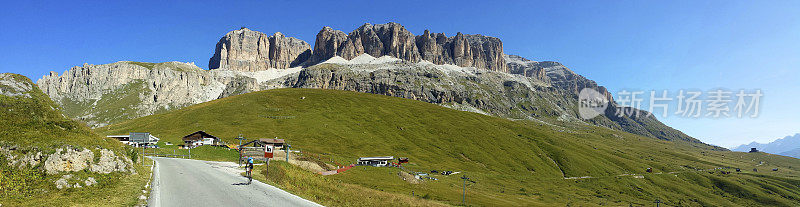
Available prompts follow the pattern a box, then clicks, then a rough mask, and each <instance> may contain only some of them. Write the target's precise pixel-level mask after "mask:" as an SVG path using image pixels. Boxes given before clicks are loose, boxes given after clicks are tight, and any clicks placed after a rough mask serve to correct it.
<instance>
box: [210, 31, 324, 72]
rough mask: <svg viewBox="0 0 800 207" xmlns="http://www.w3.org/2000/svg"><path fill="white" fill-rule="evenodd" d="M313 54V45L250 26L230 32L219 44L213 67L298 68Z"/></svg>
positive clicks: (249, 69) (236, 68)
mask: <svg viewBox="0 0 800 207" xmlns="http://www.w3.org/2000/svg"><path fill="white" fill-rule="evenodd" d="M309 57H311V45H309V44H308V43H306V42H305V41H302V40H299V39H297V38H294V37H286V36H284V35H283V34H281V33H280V32H277V33H275V34H274V35H272V36H267V35H266V34H264V33H261V32H257V31H252V30H250V29H247V28H242V29H240V30H234V31H231V32H228V34H226V35H225V36H223V37H222V38H221V39H220V40H219V42H218V43H217V46H216V48H215V49H214V56H212V57H211V59H210V60H209V62H208V68H209V69H228V70H234V71H248V72H253V71H261V70H267V69H269V68H281V69H282V68H290V67H295V66H298V65H300V64H302V63H303V62H305V61H306V60H308V59H309Z"/></svg>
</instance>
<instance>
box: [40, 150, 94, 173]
mask: <svg viewBox="0 0 800 207" xmlns="http://www.w3.org/2000/svg"><path fill="white" fill-rule="evenodd" d="M93 160H94V153H93V152H92V151H91V150H89V149H83V150H74V149H71V148H67V149H62V148H58V149H56V152H55V153H54V154H52V155H50V156H48V157H47V160H45V161H44V169H45V172H47V174H57V173H59V172H77V171H81V170H83V169H86V168H88V167H89V165H90V163H91V162H92V161H93Z"/></svg>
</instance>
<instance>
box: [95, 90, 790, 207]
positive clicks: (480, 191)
mask: <svg viewBox="0 0 800 207" xmlns="http://www.w3.org/2000/svg"><path fill="white" fill-rule="evenodd" d="M197 130H204V131H206V132H208V133H211V134H213V135H215V136H217V137H221V138H223V140H224V141H227V142H236V140H235V139H233V138H234V137H237V136H238V135H239V134H243V135H244V136H245V137H246V138H248V139H255V138H273V137H278V138H283V139H286V140H287V142H288V143H290V144H291V145H292V146H294V148H293V149H294V150H299V151H301V152H302V153H301V154H302V155H304V156H308V157H307V159H317V161H320V162H328V163H339V164H342V165H345V164H347V163H353V162H354V161H355V159H357V158H358V157H363V156H382V155H391V156H397V157H409V158H410V159H411V163H409V164H408V165H406V169H407V170H409V171H414V172H430V171H431V170H451V171H458V172H460V173H462V175H467V176H469V177H471V178H472V179H473V180H476V181H477V182H476V183H475V184H470V186H469V187H468V188H469V191H468V193H467V194H468V201H469V202H470V204H471V205H481V206H517V205H518V206H548V205H556V204H570V205H617V206H620V205H629V204H634V205H649V204H651V203H652V202H653V201H654V200H656V199H660V200H661V201H664V204H665V205H671V206H674V205H683V206H686V205H705V206H709V205H710V206H763V205H774V206H795V205H798V204H800V203H798V202H797V199H796V198H798V197H800V190H798V189H797V187H796V186H797V185H798V184H800V177H798V176H797V175H798V169H800V163H799V162H798V160H797V159H794V158H788V157H783V156H777V155H771V154H766V153H743V152H730V151H718V150H716V148H715V147H712V146H708V145H705V144H700V143H695V142H687V141H683V140H662V139H652V138H649V137H644V136H641V135H636V134H632V133H626V132H621V131H617V130H610V129H607V128H604V127H597V126H590V125H573V124H569V123H568V122H564V123H563V124H561V125H550V124H544V123H541V122H537V121H530V120H520V121H512V120H509V119H505V118H500V117H494V116H486V115H482V114H479V113H472V112H464V111H458V110H453V109H449V108H445V107H442V106H439V105H435V104H430V103H425V102H421V101H415V100H410V99H403V98H396V97H390V96H383V95H374V94H367V93H355V92H348V91H341V90H320V89H273V90H266V91H260V92H253V93H247V94H243V95H237V96H231V97H227V98H222V99H218V100H214V101H210V102H206V103H201V104H197V105H193V106H189V107H185V108H182V109H178V110H174V111H171V112H166V113H161V114H156V115H151V116H145V117H141V118H137V119H133V120H128V121H124V122H121V123H119V124H114V125H110V126H106V127H103V128H99V129H96V131H97V132H98V133H99V134H103V135H109V134H120V133H127V132H130V131H148V132H151V133H152V134H154V135H156V136H158V137H160V138H161V141H162V142H172V143H179V142H180V139H181V137H182V136H184V135H186V134H188V133H191V132H194V131H197ZM312 155H313V156H312ZM274 163H277V164H274V167H275V169H273V170H271V171H272V173H273V174H271V175H273V176H282V177H280V178H281V179H284V180H270V181H269V182H271V183H272V184H275V185H277V186H279V187H281V188H284V189H287V190H289V191H290V192H292V193H294V194H297V195H301V196H303V197H305V198H308V199H311V200H313V201H315V202H318V203H321V204H325V205H358V204H359V203H361V204H363V202H365V200H364V199H368V198H366V197H361V196H354V197H353V196H341V195H339V194H337V193H338V192H341V191H346V190H344V189H339V187H338V186H350V187H347V188H354V189H361V190H363V193H359V194H362V195H363V194H374V195H376V196H377V195H382V196H383V195H386V194H387V193H389V194H390V195H392V196H394V197H395V198H398V199H402V198H407V197H408V196H409V195H411V194H412V191H413V193H414V195H415V196H416V197H418V198H422V199H426V200H428V201H433V202H440V203H445V204H451V205H456V204H459V203H460V202H461V200H460V199H461V197H460V195H461V190H462V186H461V185H462V181H461V179H459V178H458V177H459V176H461V175H452V176H436V177H438V178H439V180H426V181H424V182H422V183H421V184H410V183H407V182H405V181H403V180H402V179H400V177H398V173H399V169H397V168H371V167H357V168H354V169H351V170H348V171H346V172H345V173H342V174H338V175H332V176H324V177H323V176H321V175H317V174H313V173H311V172H304V171H302V170H297V169H295V168H294V167H291V166H289V165H285V164H281V163H282V162H281V161H280V160H274ZM647 168H652V169H653V172H652V173H648V172H646V169H647ZM736 168H740V169H741V170H742V172H736V171H735V169H736ZM754 168H756V169H757V170H758V172H753V171H752V169H754ZM773 168H778V169H780V170H779V171H771V169H773ZM723 172H726V173H723ZM727 172H730V173H727ZM266 179H276V178H275V177H273V178H266ZM290 181H291V182H290ZM300 181H302V182H300ZM311 186H313V187H311ZM331 192H337V193H333V194H331ZM378 192H380V193H378ZM369 202H370V203H372V204H373V205H390V203H381V202H389V201H388V200H387V201H381V200H371V201H369Z"/></svg>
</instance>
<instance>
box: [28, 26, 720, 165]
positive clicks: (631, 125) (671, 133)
mask: <svg viewBox="0 0 800 207" xmlns="http://www.w3.org/2000/svg"><path fill="white" fill-rule="evenodd" d="M309 48H310V46H309V44H307V43H305V42H303V41H302V40H299V39H296V38H291V37H285V36H284V35H283V34H281V33H275V35H272V36H267V35H266V34H264V33H261V32H257V31H252V30H249V29H247V28H242V29H239V30H235V31H231V32H229V33H227V34H226V35H225V36H223V37H222V38H221V39H220V41H219V42H218V43H217V45H216V48H215V53H214V55H213V56H212V57H211V59H210V61H209V67H210V68H211V70H202V69H199V68H198V67H196V66H194V65H193V64H189V63H179V62H170V63H140V62H130V61H123V62H117V63H112V64H105V65H88V64H86V65H84V66H83V67H73V68H71V69H69V70H68V71H66V72H65V73H64V74H62V75H60V76H59V75H58V73H55V72H52V73H51V74H50V75H47V76H44V77H43V78H42V79H40V80H39V81H38V82H37V83H38V85H39V87H40V88H42V91H44V92H45V93H46V94H48V95H49V96H50V97H51V98H52V99H53V100H54V101H55V102H56V103H58V104H59V105H60V106H61V107H62V108H64V109H65V112H66V114H67V115H68V116H70V117H71V118H75V119H81V120H84V121H85V122H87V123H89V124H90V125H91V126H92V127H100V126H105V125H108V124H113V123H118V122H120V121H124V120H129V119H133V118H137V117H142V116H147V115H151V114H156V113H160V112H164V111H170V110H174V109H178V108H182V107H185V106H189V105H193V104H198V103H202V102H207V101H211V100H214V99H218V98H224V97H227V96H232V95H238V94H243V93H248V92H253V91H260V90H267V89H273V88H325V89H337V90H349V91H358V92H366V93H375V94H382V95H388V96H396V97H403V98H408V99H414V100H420V101H424V102H429V103H435V104H440V105H443V106H447V107H451V108H456V109H460V110H467V111H474V112H478V113H483V114H487V115H494V116H499V117H504V118H509V119H529V120H537V121H540V122H545V123H548V124H550V123H555V124H557V125H558V124H560V123H568V124H575V125H585V124H591V125H597V126H603V127H607V128H611V129H616V130H622V131H626V132H630V133H634V134H639V135H642V136H647V137H652V138H658V139H663V140H683V141H688V142H691V143H702V142H700V141H699V140H697V139H694V138H692V137H690V136H688V135H686V134H684V133H682V132H680V131H678V130H675V129H673V128H671V127H669V126H666V125H664V124H663V123H661V122H660V121H658V120H657V119H656V118H655V117H654V116H652V115H650V114H649V113H646V112H644V111H641V113H639V114H641V115H640V116H627V115H623V116H617V115H616V114H617V110H620V109H621V108H618V107H617V105H616V103H614V102H613V101H612V102H611V103H610V105H609V107H608V109H607V110H606V111H605V114H603V115H602V116H598V117H595V118H593V119H589V120H583V119H581V118H579V116H578V109H577V105H578V104H577V102H578V93H579V91H580V90H581V89H584V88H591V89H594V90H596V91H598V92H600V93H601V94H604V95H605V96H606V98H608V99H609V100H613V97H612V96H611V94H610V93H609V92H608V90H607V89H606V88H605V87H603V86H600V85H598V84H597V83H596V82H595V81H592V80H590V79H587V78H585V77H583V76H581V75H579V74H576V73H574V72H573V71H571V70H570V69H568V68H567V67H566V66H564V65H562V64H561V63H558V62H552V61H532V60H528V59H525V58H523V57H520V56H516V55H507V54H505V53H504V52H503V43H502V41H501V40H500V39H499V38H496V37H488V36H483V35H465V34H461V33H458V34H456V35H455V36H452V37H447V36H446V35H444V34H442V33H430V32H429V31H427V30H426V31H425V32H424V34H423V35H419V36H416V35H414V34H412V33H411V32H409V31H408V30H406V29H405V28H404V27H403V26H402V25H400V24H397V23H386V24H376V25H372V24H364V25H362V26H361V27H359V28H358V29H356V30H354V31H353V32H351V33H349V34H345V33H344V32H342V31H338V30H334V29H332V28H330V27H323V28H322V30H321V31H320V32H319V33H318V34H317V38H316V43H315V45H314V50H310V49H309ZM378 60H379V61H378ZM637 111H639V110H637ZM713 149H718V150H724V149H722V148H718V147H713Z"/></svg>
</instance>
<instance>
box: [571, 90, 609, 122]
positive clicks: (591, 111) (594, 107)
mask: <svg viewBox="0 0 800 207" xmlns="http://www.w3.org/2000/svg"><path fill="white" fill-rule="evenodd" d="M607 107H608V99H607V98H606V96H605V95H603V94H601V93H600V92H597V91H596V90H594V89H591V88H584V89H582V90H581V92H580V93H578V115H580V117H581V118H582V119H592V118H594V117H597V116H599V115H601V114H604V113H605V111H606V108H607Z"/></svg>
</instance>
